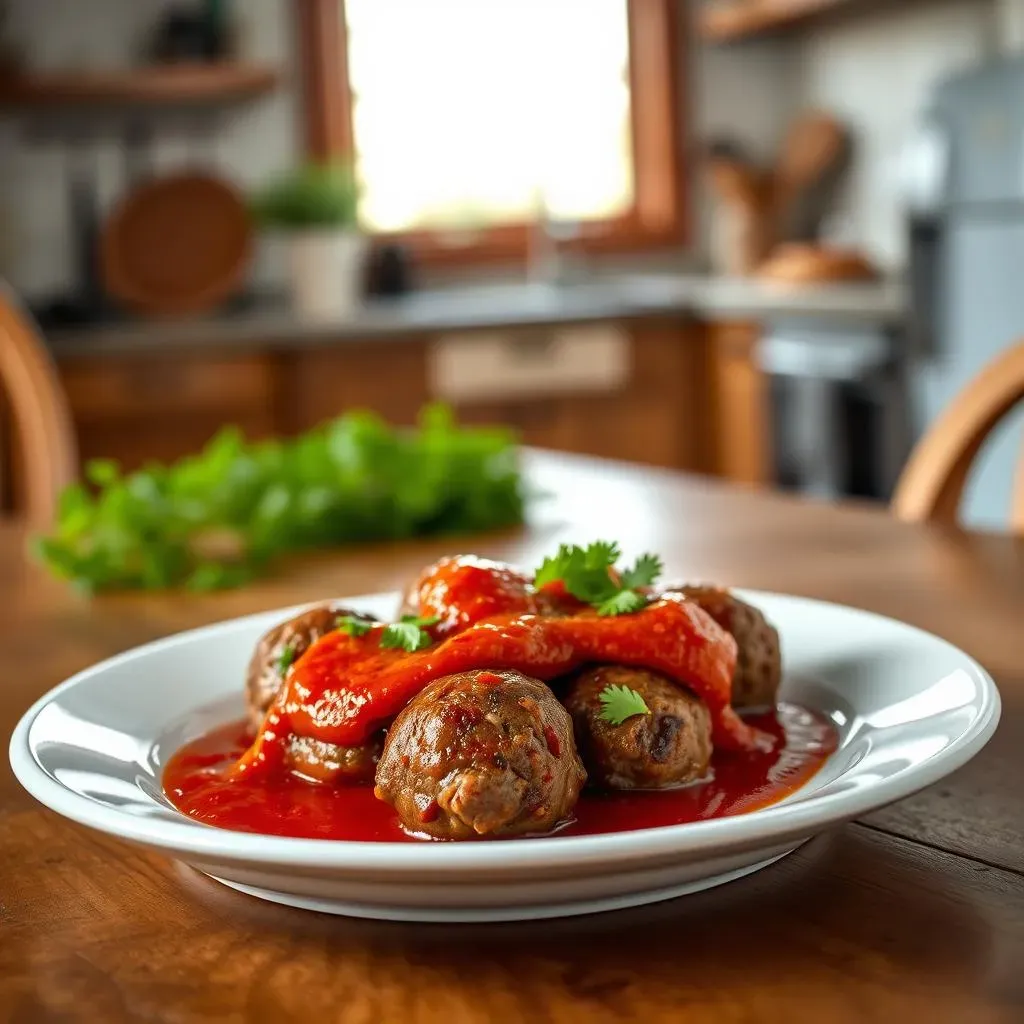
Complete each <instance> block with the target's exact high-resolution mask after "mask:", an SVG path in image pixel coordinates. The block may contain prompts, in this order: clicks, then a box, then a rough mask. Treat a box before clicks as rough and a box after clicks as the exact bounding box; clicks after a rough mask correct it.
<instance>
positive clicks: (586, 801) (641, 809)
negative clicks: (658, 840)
mask: <svg viewBox="0 0 1024 1024" xmlns="http://www.w3.org/2000/svg"><path fill="white" fill-rule="evenodd" d="M745 721H746V722H747V724H749V725H750V726H753V727H754V728H756V729H759V730H763V731H764V732H766V733H768V734H770V735H771V736H773V737H775V739H776V740H777V742H776V743H775V745H774V747H773V748H772V749H771V750H764V749H754V750H747V751H736V752H733V751H729V750H721V749H719V750H716V751H715V753H714V755H713V757H712V761H711V766H712V771H711V777H710V778H709V779H707V780H705V781H702V782H698V783H694V784H692V785H689V786H684V787H682V788H680V789H673V790H661V791H657V792H654V791H650V792H637V791H634V792H629V793H625V792H619V793H610V792H599V791H597V790H590V789H587V790H584V792H583V794H582V795H581V797H580V799H579V802H578V803H577V804H576V807H575V810H574V812H573V818H572V819H571V820H570V821H568V822H566V823H565V824H563V825H562V826H560V827H559V828H558V829H557V830H556V832H555V833H553V835H556V836H558V837H561V836H583V835H599V834H601V833H607V832H631V831H634V830H636V829H644V828H657V827H659V826H663V825H680V824H685V823H688V822H692V821H704V820H707V819H710V818H723V817H727V816H730V815H735V814H747V813H749V812H751V811H756V810H759V809H760V808H763V807H767V806H769V805H770V804H774V803H777V802H778V801H779V800H782V799H784V798H785V797H787V796H790V795H791V794H793V793H794V792H796V791H797V790H798V789H799V788H800V787H801V786H803V785H804V784H805V783H806V782H807V781H808V780H809V779H810V778H812V777H813V776H814V774H815V773H816V772H817V771H818V770H819V769H820V768H821V766H822V765H823V764H824V763H825V761H826V760H827V759H828V757H829V755H830V754H832V753H833V752H834V751H835V749H836V745H837V740H838V737H837V735H836V731H835V728H834V727H833V725H832V723H831V722H829V721H828V720H827V719H826V718H824V717H822V716H821V715H818V714H817V713H815V712H812V711H808V710H806V709H804V708H801V707H797V706H795V705H792V704H782V705H780V706H779V708H778V709H777V710H776V711H773V712H765V713H761V714H754V715H747V716H745ZM251 742H252V734H251V732H249V731H248V728H247V726H246V725H245V724H244V723H239V722H236V723H233V724H231V725H227V726H224V727H222V728H220V729H217V730H214V731H213V732H211V733H208V734H207V735H205V736H201V737H200V738H199V739H196V740H193V741H192V742H191V743H189V744H187V745H186V746H184V747H183V748H182V749H181V750H179V751H178V752H177V753H176V754H175V755H174V756H173V757H172V758H171V760H170V762H169V763H168V765H167V768H166V769H165V771H164V776H163V787H164V793H165V794H166V795H167V797H168V799H169V800H170V801H171V803H173V804H174V806H175V807H177V808H178V810H180V811H181V812H182V813H183V814H187V815H188V816H189V817H191V818H195V819H196V820H197V821H202V822H205V823H206V824H208V825H215V826H217V827H219V828H225V829H231V830H233V831H236V832H256V833H262V834H265V835H279V836H293V837H296V838H301V839H344V840H351V841H361V842H383V843H399V842H422V841H423V837H418V836H412V835H410V834H409V833H407V832H406V831H405V830H404V829H403V828H402V827H401V825H400V824H399V821H398V816H397V815H396V814H395V812H394V810H393V809H392V808H391V807H390V806H389V805H387V804H385V803H383V802H382V801H380V800H378V799H377V798H376V797H375V796H374V795H373V787H372V786H370V785H353V786H332V785H325V784H320V783H315V782H308V781H306V780H304V779H302V778H300V777H298V776H296V775H290V774H287V773H280V774H268V775H257V776H249V777H247V776H244V775H243V776H236V775H231V774H230V772H229V769H230V768H231V767H232V766H233V765H234V764H235V762H236V761H237V760H238V758H239V757H241V755H242V754H243V753H244V752H245V751H246V749H247V748H248V747H249V745H250V743H251ZM435 841H436V840H435Z"/></svg>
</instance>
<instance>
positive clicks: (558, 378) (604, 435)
mask: <svg viewBox="0 0 1024 1024" xmlns="http://www.w3.org/2000/svg"><path fill="white" fill-rule="evenodd" d="M756 337H757V331H756V329H755V328H754V327H753V326H752V325H746V324H729V325H711V326H705V325H701V324H697V323H693V322H690V321H686V320H682V319H673V318H664V319H657V318H649V319H643V320H637V321H629V322H614V321H609V322H601V323H595V324H578V325H559V326H553V327H546V326H537V327H528V328H507V329H500V330H498V329H495V330H488V331H479V332H470V331H464V332H456V333H453V334H448V335H418V336H417V335H411V336H403V337H400V338H379V339H374V340H372V341H371V340H367V341H365V342H339V343H338V344H336V345H329V344H322V343H320V344H316V345H310V346H308V347H296V346H294V345H284V344H282V345H280V346H277V347H271V348H270V350H269V351H266V352H261V353H252V352H245V353H239V354H230V353H228V354H225V353H223V352H220V353H217V352H213V351H211V352H204V351H203V350H201V349H190V350H189V351H187V352H184V351H182V352H175V353H173V354H171V353H161V354H132V355H124V356H95V357H85V356H75V357H69V358H66V359H63V360H61V361H60V363H59V366H60V371H61V374H62V377H63V380H64V384H65V387H66V389H67V392H68V396H69V399H70V403H71V407H72V412H73V416H74V419H75V424H76V428H77V430H78V435H79V444H80V450H81V454H82V457H83V458H85V459H88V458H93V457H97V456H102V457H109V458H115V459H118V460H119V461H120V462H121V463H122V465H123V466H124V467H125V468H126V469H133V468H136V467H138V466H140V465H142V464H143V463H145V462H146V461H149V460H153V459H158V460H164V461H166V460H170V459H175V458H178V457H181V456H183V455H188V454H191V453H194V452H196V451H197V450H199V449H200V448H201V447H202V446H203V444H205V443H206V441H207V440H209V438H210V437H211V436H212V435H213V434H214V433H215V432H216V431H217V430H218V429H219V428H220V427H222V426H223V425H225V424H228V423H232V424H236V425H237V426H239V427H240V428H241V429H242V430H243V431H244V432H245V433H246V434H247V435H248V436H250V437H265V436H271V435H275V434H277V435H291V434H296V433H299V432H300V431H303V430H307V429H309V428H310V427H313V426H315V425H316V424H318V423H321V422H323V421H325V420H328V419H330V418H332V417H335V416H338V415H340V414H341V413H343V412H346V411H349V410H352V409H357V408H364V409H370V410H373V411H374V412H376V413H378V414H379V415H381V416H382V417H384V418H385V419H387V420H388V421H390V422H392V423H396V424H403V425H408V424H412V423H413V422H414V421H415V418H416V414H417V412H418V410H419V409H420V408H421V406H422V405H423V404H424V403H425V402H428V401H434V400H441V401H446V402H448V403H449V404H451V405H452V406H453V407H454V409H455V411H456V414H457V415H458V417H459V419H460V420H461V421H463V422H465V423H473V424H488V423H497V424H507V425H509V426H511V427H513V428H514V429H515V430H517V431H518V432H519V434H520V436H521V437H522V439H523V441H524V443H526V444H529V445H534V446H537V447H544V448H555V449H561V450H565V451H571V452H578V453H583V454H591V455H597V456H603V457H606V458H613V459H626V460H630V461H634V462H643V463H647V464H651V465H658V466H666V467H671V468H677V469H685V470H690V471H696V472H706V473H719V474H721V475H723V476H727V477H731V478H733V479H737V480H744V481H748V482H760V481H761V480H762V479H764V475H765V468H764V461H765V459H764V447H765V443H764V438H765V434H766V424H767V419H766V417H767V410H766V408H765V398H764V395H763V388H762V385H761V382H760V374H759V372H758V371H757V369H756V363H755V361H754V359H753V354H754V345H755V343H756Z"/></svg>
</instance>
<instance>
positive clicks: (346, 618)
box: [334, 615, 373, 636]
mask: <svg viewBox="0 0 1024 1024" xmlns="http://www.w3.org/2000/svg"><path fill="white" fill-rule="evenodd" d="M334 624H335V625H336V626H337V627H338V629H340V630H341V631H342V633H347V634H348V635H349V636H366V634H367V633H369V632H370V630H371V629H373V623H372V622H370V621H369V620H368V619H358V618H356V616H354V615H339V616H338V618H337V619H336V620H335V623H334Z"/></svg>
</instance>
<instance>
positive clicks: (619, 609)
mask: <svg viewBox="0 0 1024 1024" xmlns="http://www.w3.org/2000/svg"><path fill="white" fill-rule="evenodd" d="M620 554H621V552H620V551H619V546H618V544H616V543H614V542H613V541H595V542H594V543H593V544H590V545H588V546H587V547H586V548H581V547H579V546H578V545H576V544H563V545H561V547H559V549H558V554H556V555H554V556H553V557H551V558H545V559H544V561H543V562H542V563H541V565H540V568H539V569H538V570H537V572H536V575H535V576H534V586H536V587H538V588H540V587H544V586H547V585H549V584H551V583H554V582H556V581H560V582H561V583H562V585H563V586H564V587H565V589H566V591H567V592H568V593H569V594H571V595H572V596H573V597H575V598H577V599H579V600H580V601H583V602H585V603H586V604H589V605H593V606H594V607H595V608H596V609H597V611H598V614H599V615H628V614H629V613H630V612H636V611H639V610H640V609H641V608H643V607H644V606H645V605H646V604H647V599H646V598H645V597H644V596H643V595H642V594H640V593H639V592H638V588H639V587H646V586H650V585H651V584H652V583H653V582H654V581H655V580H656V579H657V578H658V576H659V575H660V574H661V559H660V558H658V557H657V556H656V555H641V556H640V557H639V558H638V559H637V560H636V563H635V564H634V565H633V567H632V568H630V569H626V570H624V571H623V572H622V573H621V574H616V572H615V571H614V570H615V562H616V561H617V560H618V558H619V556H620Z"/></svg>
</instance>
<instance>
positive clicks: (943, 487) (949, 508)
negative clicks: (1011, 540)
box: [892, 341, 1024, 533]
mask: <svg viewBox="0 0 1024 1024" xmlns="http://www.w3.org/2000/svg"><path fill="white" fill-rule="evenodd" d="M1022 399H1024V341H1021V342H1018V343H1017V344H1016V345H1015V346H1014V347H1013V348H1011V349H1009V350H1008V351H1006V352H1004V353H1003V354H1002V355H1000V356H998V357H997V358H996V359H994V360H992V362H990V363H989V364H988V365H987V366H986V367H985V368H984V369H983V370H982V371H981V373H979V374H978V376H977V377H975V378H974V380H972V381H971V382H970V384H968V385H967V387H965V388H964V389H963V391H961V392H960V394H959V395H957V396H956V398H954V399H953V401H952V402H951V403H950V405H949V407H948V408H947V409H946V410H945V412H943V414H942V415H941V416H940V417H939V419H938V420H937V421H936V422H935V423H934V424H933V425H932V426H931V428H930V429H929V430H928V432H927V433H926V434H925V436H924V437H923V438H922V439H921V440H920V441H919V442H918V444H917V447H916V448H915V449H914V451H913V453H912V455H911V457H910V461H909V462H908V463H907V466H906V469H904V471H903V474H902V476H901V477H900V481H899V484H898V485H897V487H896V494H895V496H894V498H893V502H892V507H893V512H894V513H895V514H896V516H897V517H898V518H900V519H904V520H906V521H908V522H925V521H934V522H943V523H955V522H956V521H957V518H958V515H959V511H960V502H961V499H962V498H963V492H964V486H965V484H966V483H967V477H968V474H969V473H970V470H971V465H972V464H973V462H974V460H975V458H976V456H977V454H978V452H979V451H980V449H981V446H982V445H983V444H984V442H985V439H986V438H987V437H988V436H989V434H990V433H991V432H992V430H993V429H994V428H995V427H996V426H997V425H998V423H999V422H1000V421H1001V420H1002V419H1003V418H1004V417H1005V416H1006V415H1007V413H1009V412H1010V410H1012V409H1013V407H1014V406H1015V405H1016V404H1017V403H1018V402H1020V401H1021V400H1022ZM1010 528H1011V530H1013V531H1014V532H1015V533H1024V451H1022V457H1021V461H1020V465H1019V467H1018V472H1017V484H1016V490H1015V493H1014V500H1013V507H1012V509H1011V511H1010Z"/></svg>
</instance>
